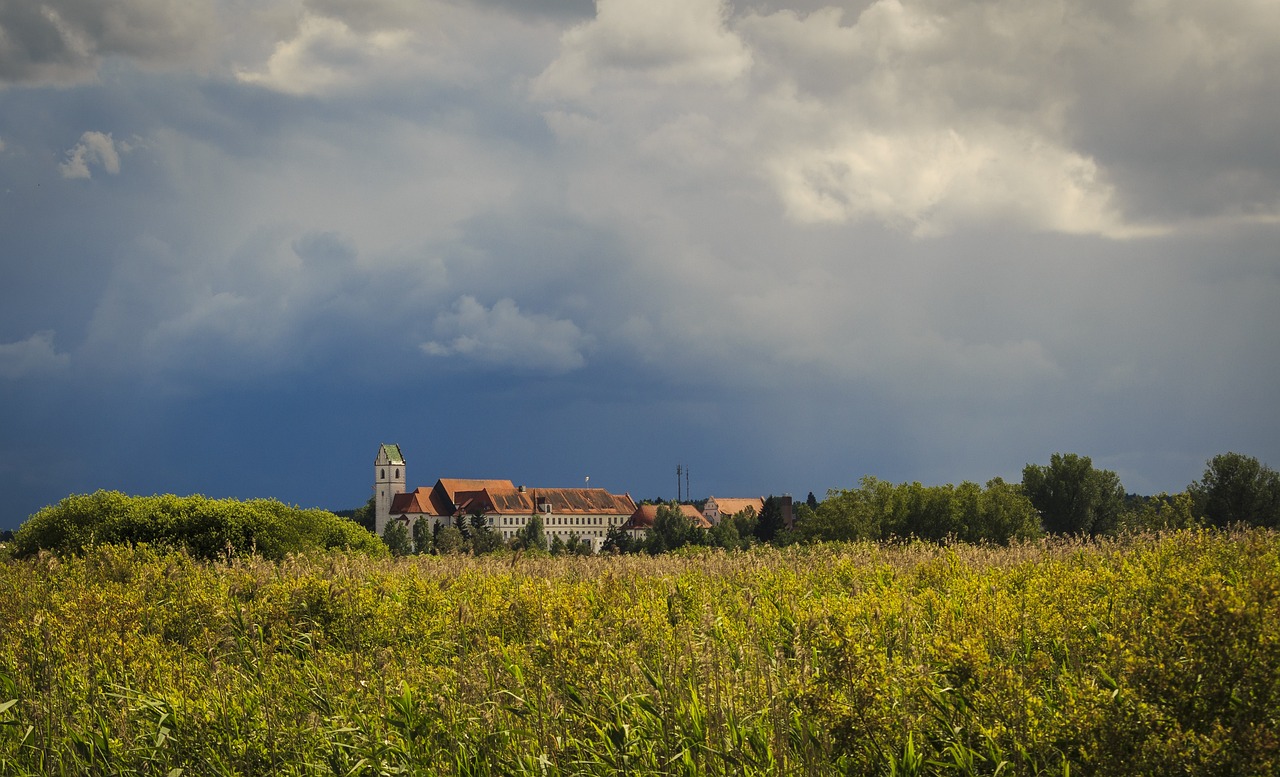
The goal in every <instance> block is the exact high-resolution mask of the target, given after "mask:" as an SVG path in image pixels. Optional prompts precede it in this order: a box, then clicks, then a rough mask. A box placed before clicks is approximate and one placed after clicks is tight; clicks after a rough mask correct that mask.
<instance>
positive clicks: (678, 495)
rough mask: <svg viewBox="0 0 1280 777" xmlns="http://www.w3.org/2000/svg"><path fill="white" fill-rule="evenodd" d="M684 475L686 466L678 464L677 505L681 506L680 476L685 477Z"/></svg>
mask: <svg viewBox="0 0 1280 777" xmlns="http://www.w3.org/2000/svg"><path fill="white" fill-rule="evenodd" d="M683 474H684V465H683V464H677V465H676V504H680V502H681V497H680V476H681V475H683Z"/></svg>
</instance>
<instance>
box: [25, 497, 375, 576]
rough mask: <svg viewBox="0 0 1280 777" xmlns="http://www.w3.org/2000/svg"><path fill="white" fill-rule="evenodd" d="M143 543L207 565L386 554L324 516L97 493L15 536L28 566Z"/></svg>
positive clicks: (51, 510) (257, 504) (58, 508)
mask: <svg viewBox="0 0 1280 777" xmlns="http://www.w3.org/2000/svg"><path fill="white" fill-rule="evenodd" d="M139 543H146V544H149V545H155V546H160V547H166V548H183V549H185V550H186V551H187V552H188V553H189V554H191V555H192V556H193V557H195V558H199V559H206V560H209V559H217V558H225V557H226V556H227V555H228V554H232V555H235V554H244V553H258V554H259V555H261V556H263V557H265V558H268V559H276V560H279V559H282V558H284V557H285V556H286V555H287V554H289V553H302V552H307V551H316V550H328V549H334V548H350V549H351V550H357V551H362V552H365V553H371V554H374V555H382V554H385V553H386V551H385V549H384V548H383V546H382V543H381V542H379V541H378V539H377V538H376V537H374V536H373V535H372V534H370V533H369V532H368V531H365V530H364V529H363V528H361V527H360V526H358V525H357V524H355V523H353V522H351V521H349V520H347V519H345V518H339V517H338V516H336V515H334V514H332V513H329V512H326V511H324V510H316V509H309V510H304V509H301V508H298V507H290V506H289V505H285V504H282V503H281V502H277V501H275V500H270V499H253V500H249V501H244V502H242V501H238V500H235V499H209V498H207V497H203V496H173V495H172V494H166V495H164V496H126V495H125V494H122V493H120V492H118V491H97V492H95V493H92V494H81V495H75V496H69V497H67V498H66V499H63V500H62V501H61V502H59V503H58V504H56V505H51V506H49V507H45V508H44V509H42V510H40V511H39V512H37V513H36V514H35V515H33V516H31V518H29V519H28V520H27V522H26V523H24V524H23V525H22V526H21V527H19V529H18V531H17V532H16V533H15V534H14V538H13V555H14V556H15V557H17V558H22V557H25V556H30V555H32V554H35V553H37V552H39V551H41V550H48V551H52V552H54V553H61V554H71V553H81V552H83V551H84V550H85V549H86V548H90V547H93V546H96V545H108V544H126V545H135V544H139Z"/></svg>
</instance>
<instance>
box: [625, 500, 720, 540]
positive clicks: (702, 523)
mask: <svg viewBox="0 0 1280 777" xmlns="http://www.w3.org/2000/svg"><path fill="white" fill-rule="evenodd" d="M662 506H663V505H640V506H639V507H637V508H636V510H635V512H634V513H632V514H631V517H630V518H628V519H627V522H626V523H624V524H622V530H623V531H625V532H627V533H628V534H630V535H631V536H632V537H635V538H637V539H639V538H640V537H643V536H644V533H645V532H647V531H649V530H650V529H652V528H653V522H654V521H655V520H656V519H657V518H658V508H659V507H662ZM680 512H682V513H684V514H685V517H687V518H688V519H689V520H690V521H692V522H693V525H694V526H697V527H698V528H700V529H710V528H711V522H710V521H708V520H707V519H706V517H704V516H703V514H702V513H700V512H698V508H696V507H694V506H693V505H680Z"/></svg>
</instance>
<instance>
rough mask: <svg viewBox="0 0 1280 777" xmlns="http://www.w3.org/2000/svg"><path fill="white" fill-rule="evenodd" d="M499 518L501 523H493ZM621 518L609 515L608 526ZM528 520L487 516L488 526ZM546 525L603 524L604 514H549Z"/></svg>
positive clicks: (516, 524) (510, 524) (516, 523)
mask: <svg viewBox="0 0 1280 777" xmlns="http://www.w3.org/2000/svg"><path fill="white" fill-rule="evenodd" d="M498 519H501V523H495V521H497V520H498ZM620 520H621V518H620V517H619V516H616V515H611V516H609V523H608V524H607V525H609V526H615V525H617V523H618V522H619V521H620ZM528 522H529V518H528V516H525V515H502V516H497V517H495V516H492V515H491V516H489V525H490V526H498V525H500V526H524V525H525V524H526V523H528ZM546 525H547V526H552V525H555V526H605V525H606V524H605V521H604V516H599V515H560V516H556V515H553V516H551V517H550V518H549V519H548V520H547V521H546Z"/></svg>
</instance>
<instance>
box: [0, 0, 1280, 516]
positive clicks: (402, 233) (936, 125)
mask: <svg viewBox="0 0 1280 777" xmlns="http://www.w3.org/2000/svg"><path fill="white" fill-rule="evenodd" d="M1278 42H1280V7H1277V6H1276V4H1274V3H1269V2H1249V1H1245V0H1228V1H1227V2H1222V3H1215V4H1204V3H1198V2H1190V1H1189V0H1186V1H1179V0H1174V1H1173V2H1167V3H1160V4H1151V3H1139V2H1118V3H1106V4H1098V3H1086V2H1074V1H1071V2H1069V1H1067V0H1060V1H1057V2H1044V3H1033V4H1027V3H1023V2H1015V1H1014V0H990V1H989V2H980V3H963V4H958V3H952V2H943V1H942V0H920V1H916V2H911V1H909V0H877V1H876V2H851V3H845V4H839V5H824V4H816V3H800V2H797V3H793V4H787V3H777V2H775V3H764V4H761V3H753V4H746V3H726V2H717V1H716V0H601V1H600V2H599V3H598V4H597V5H596V7H594V8H592V7H591V5H590V4H584V3H581V2H563V3H554V2H546V3H529V4H526V3H503V2H487V3H454V2H442V1H440V0H434V1H429V2H396V1H395V0H379V2H345V1H344V0H323V1H321V0H312V1H309V2H269V3H261V4H243V3H236V2H229V1H228V2H209V3H169V2H161V1H160V0H120V2H115V3H110V4H100V3H78V2H51V1H46V2H39V3H15V2H6V1H5V0H0V81H2V82H3V83H4V84H6V85H7V88H5V89H4V90H3V91H0V137H3V138H4V139H5V145H4V146H3V147H0V168H7V169H8V171H9V172H10V175H9V180H10V181H12V182H13V183H12V184H11V189H10V192H8V193H7V194H6V195H5V196H6V197H7V198H8V202H10V203H13V204H15V205H16V207H15V208H13V209H11V210H10V212H11V214H15V215H11V216H9V217H8V218H9V219H10V220H9V221H6V222H4V223H3V224H0V226H3V227H4V230H3V231H2V232H0V235H3V237H0V248H8V249H10V250H6V251H4V255H5V256H6V257H7V258H6V260H5V261H7V262H11V263H14V264H15V265H18V264H21V265H28V264H31V263H39V262H51V263H52V262H57V263H60V266H62V267H64V268H66V269H67V272H65V273H64V274H63V276H62V277H63V278H64V279H66V280H65V283H54V282H53V281H51V280H48V279H45V280H41V279H40V278H39V277H37V276H36V274H35V273H29V274H26V275H24V276H23V277H24V278H25V279H26V280H24V281H23V283H22V284H20V285H19V286H14V287H10V290H8V291H6V292H3V294H4V295H5V296H4V302H5V305H6V307H7V309H8V311H9V312H8V313H7V314H6V317H4V318H0V342H5V343H9V345H5V346H0V348H5V349H10V350H9V351H0V365H2V364H4V363H9V364H12V365H31V366H28V367H21V366H14V367H12V368H11V369H8V370H7V371H0V380H3V379H13V378H14V377H16V376H18V375H19V374H28V373H32V372H33V371H35V370H36V367H37V366H39V365H44V366H43V367H40V369H45V370H47V369H48V368H50V367H59V366H61V367H65V366H66V363H65V362H66V360H68V359H69V360H70V362H71V365H72V366H73V367H77V368H80V369H83V370H86V371H89V372H92V373H95V374H96V373H101V374H113V375H120V374H136V375H142V376H145V379H146V380H147V381H149V382H151V383H149V384H148V385H166V386H169V387H171V388H175V387H176V388H175V390H178V391H180V392H184V393H195V394H200V393H202V392H212V391H217V390H219V389H218V388H217V386H220V385H222V384H223V382H224V381H226V380H227V378H226V376H227V375H228V374H234V375H235V376H236V378H235V382H236V383H237V384H239V385H246V384H247V385H252V384H253V383H254V381H256V380H276V379H279V377H280V376H282V375H292V376H304V375H309V374H312V373H313V372H315V371H323V372H324V373H326V374H341V375H345V376H350V377H352V378H353V379H361V380H370V378H369V377H368V376H370V375H371V374H375V373H374V369H375V368H378V369H389V368H390V367H391V366H392V365H394V371H395V373H396V374H397V375H399V376H400V377H401V379H402V380H406V381H412V382H413V383H415V384H431V385H443V384H445V383H447V382H449V381H458V380H459V376H465V375H468V374H469V373H475V374H479V375H483V376H485V380H487V381H489V382H490V383H494V382H501V381H500V380H499V378H500V377H501V376H503V375H504V374H509V375H510V376H514V377H513V379H518V380H520V381H524V382H537V381H541V380H545V381H550V382H551V383H549V384H548V385H557V386H563V385H566V384H565V383H564V382H565V381H568V382H570V383H572V384H573V385H574V386H576V387H577V389H581V390H583V391H586V392H587V394H588V395H590V396H592V397H596V399H593V400H591V401H592V402H603V403H606V404H607V403H608V402H613V401H617V402H623V401H624V400H623V398H626V397H631V399H628V400H626V401H629V402H634V403H635V407H633V408H632V410H627V409H625V408H624V409H622V410H620V411H619V412H620V413H622V414H623V415H626V414H627V413H628V412H633V413H634V414H635V415H636V416H637V417H641V416H645V413H646V412H652V413H655V414H658V416H657V417H661V411H659V410H657V409H655V408H661V407H670V405H669V404H667V403H669V402H675V403H677V404H679V403H684V402H692V403H695V405H696V406H698V407H700V408H702V411H701V412H699V413H695V414H694V415H693V416H692V418H693V420H692V421H690V420H689V417H685V416H681V415H680V413H675V414H674V416H679V417H681V418H682V419H683V420H682V421H681V422H680V424H677V425H678V426H682V427H687V428H689V429H691V430H692V431H689V432H688V434H689V435H690V439H693V438H695V437H698V436H701V435H714V434H717V433H718V429H717V427H719V428H723V426H725V425H736V426H739V427H751V428H761V426H762V423H763V422H764V421H765V420H772V422H773V423H775V424H776V425H780V426H785V427H786V428H788V429H790V430H791V432H790V433H788V434H781V433H779V434H776V435H775V439H777V440H778V441H779V442H778V445H780V446H782V447H781V448H780V449H779V450H778V451H777V452H776V454H775V455H773V456H764V455H763V454H760V453H758V452H753V453H751V454H746V453H741V454H738V453H735V454H733V455H736V456H742V457H743V459H742V460H743V462H744V463H743V465H742V467H741V468H740V469H741V470H742V472H743V473H744V474H743V475H742V476H741V477H742V480H743V481H748V480H750V474H751V473H752V472H754V473H757V474H759V473H766V472H768V471H769V470H770V468H774V469H779V470H785V471H786V472H785V473H784V474H788V475H789V476H794V477H799V476H800V475H801V474H802V473H803V472H809V473H814V474H813V475H812V476H813V477H815V478H818V479H820V482H817V483H813V484H812V485H811V486H809V487H815V488H818V489H819V490H821V488H824V487H826V486H828V485H847V484H851V483H852V482H853V481H854V480H855V479H856V477H857V476H858V475H860V474H863V473H864V472H865V471H875V472H876V473H877V474H883V475H885V476H888V477H895V476H901V477H910V478H920V479H925V480H931V479H932V480H959V479H961V478H985V477H987V476H990V475H994V474H1004V475H1006V476H1008V475H1016V470H1017V468H1020V466H1021V464H1022V463H1024V462H1025V461H1029V460H1039V459H1045V458H1047V455H1048V453H1049V452H1051V451H1053V450H1078V451H1079V452H1082V453H1086V454H1092V455H1094V456H1095V458H1096V459H1098V460H1100V461H1101V462H1102V463H1104V464H1109V465H1111V466H1113V467H1115V468H1117V469H1119V470H1120V471H1121V474H1122V476H1124V477H1125V481H1126V484H1127V485H1129V486H1130V488H1132V489H1135V490H1155V489H1159V488H1177V487H1181V485H1185V483H1186V482H1187V481H1188V480H1189V479H1191V478H1193V477H1195V476H1197V475H1198V474H1199V473H1198V471H1197V469H1196V468H1197V467H1198V466H1199V465H1201V464H1202V463H1203V460H1204V459H1205V458H1207V457H1208V456H1209V455H1211V454H1213V453H1217V452H1221V451H1222V450H1226V449H1230V448H1233V447H1234V448H1242V449H1246V450H1247V451H1249V452H1251V453H1255V454H1256V455H1260V456H1262V457H1263V458H1267V457H1268V456H1270V458H1271V463H1272V464H1273V465H1275V464H1277V463H1280V448H1277V443H1276V440H1277V439H1280V434H1277V432H1280V423H1278V421H1280V419H1278V418H1277V414H1276V412H1275V410H1274V408H1273V403H1272V402H1271V401H1270V399H1269V398H1266V397H1264V396H1263V394H1265V391H1264V389H1263V388H1261V387H1263V386H1268V385H1275V383H1276V380H1277V378H1280V373H1278V370H1280V368H1277V366H1276V365H1277V364H1280V358H1277V357H1280V352H1278V351H1280V349H1278V348H1277V346H1276V344H1275V340H1276V338H1275V337H1274V333H1275V332H1276V331H1277V328H1278V327H1277V324H1278V323H1280V321H1278V320H1277V314H1276V313H1275V311H1276V310H1277V309H1280V305H1277V303H1280V270H1278V268H1280V255H1278V254H1277V249H1276V248H1275V246H1277V245H1280V241H1277V237H1278V235H1277V231H1278V230H1280V148H1278V147H1277V146H1276V144H1275V143H1274V138H1275V137H1276V135H1277V131H1278V130H1280V86H1278V85H1277V81H1276V79H1274V77H1272V76H1271V74H1272V73H1275V72H1277V71H1278V70H1280V43H1278ZM6 103H8V104H9V105H10V106H18V105H21V106H22V107H23V108H24V110H22V111H16V112H15V111H13V110H10V111H5V110H3V108H4V107H5V104H6ZM33 107H39V108H40V110H39V111H34V110H27V109H28V108H33ZM121 138H129V139H130V141H129V142H128V143H127V144H123V143H122V141H121V140H120V139H121ZM126 151H127V152H128V154H129V156H128V160H127V163H125V164H122V160H121V154H122V153H125V152H126ZM99 171H102V172H104V173H108V174H109V175H99V174H98V172H99ZM64 179H79V180H64ZM37 184H39V185H40V191H39V193H38V195H36V194H31V193H30V192H34V191H36V186H37ZM50 187H52V188H50ZM16 214H27V215H26V216H25V217H23V216H20V215H16ZM3 218H5V217H4V216H0V219H3ZM41 230H44V231H41ZM51 234H62V235H74V234H82V235H84V238H83V242H75V240H76V238H74V237H73V236H67V237H57V238H56V239H55V238H53V237H50V235H51ZM59 241H61V242H59ZM55 244H56V245H57V246H61V247H65V248H68V250H59V251H56V252H55V250H54V246H55ZM67 283H70V284H73V285H74V284H83V286H82V287H76V292H77V293H76V294H74V295H73V296H74V299H75V303H74V307H73V306H72V305H71V304H70V303H69V302H68V300H67V298H68V296H69V295H68V294H67V285H66V284H67ZM51 331H56V332H57V333H58V342H59V343H60V345H61V347H62V348H63V349H64V352H62V353H59V352H56V351H54V350H53V348H52V339H51V336H48V335H47V334H46V333H47V332H51ZM32 332H40V333H41V334H38V335H33V334H32ZM6 360H7V361H6ZM23 370H25V372H22V371H23ZM373 382H375V383H376V382H377V381H376V380H374V381H373ZM637 382H640V383H642V384H643V385H644V386H645V387H646V390H645V391H644V392H641V393H639V394H635V393H633V392H634V391H635V388H634V387H635V385H636V383H637ZM469 391H470V392H471V393H469V394H468V396H469V397H471V399H469V400H468V402H469V403H472V404H467V405H466V406H467V407H470V408H472V411H473V412H476V413H478V414H480V415H483V414H484V413H485V410H484V405H483V402H484V401H485V400H484V397H485V394H484V391H485V389H483V388H481V389H475V388H474V387H473V388H472V389H469ZM608 397H612V398H614V399H601V398H608ZM708 397H710V398H713V399H708ZM494 401H497V400H494ZM584 401H585V400H584ZM704 402H710V403H711V404H710V405H707V404H701V403H704ZM640 406H643V407H647V408H649V411H641V410H637V409H635V408H638V407H640ZM674 416H673V417H674ZM645 417H651V416H645ZM371 423H372V421H371ZM672 423H673V424H674V423H675V422H674V421H673V422H672ZM370 433H371V434H372V433H373V432H372V431H371V432H370ZM21 442H22V441H21V440H17V439H13V440H8V441H5V444H6V445H11V446H15V447H16V446H19V445H20V444H21ZM748 444H750V443H748V442H745V441H744V442H743V443H742V445H743V446H746V445H748ZM662 455H666V454H665V452H664V453H663V454H662ZM707 455H712V454H710V453H708V454H707ZM747 462H750V463H747ZM779 462H787V463H785V464H780V463H779ZM878 462H883V467H884V468H883V469H881V468H880V467H878V466H877V463H878ZM753 468H754V469H753ZM1010 468H1012V470H1010ZM732 470H733V467H731V466H726V467H725V471H726V472H727V473H728V472H731V471H732ZM725 477H726V478H728V479H729V480H730V483H729V484H728V485H732V484H735V483H736V481H733V480H732V477H733V476H732V475H730V474H726V475H725ZM744 487H745V483H744ZM779 490H781V489H779Z"/></svg>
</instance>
